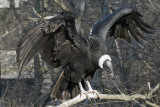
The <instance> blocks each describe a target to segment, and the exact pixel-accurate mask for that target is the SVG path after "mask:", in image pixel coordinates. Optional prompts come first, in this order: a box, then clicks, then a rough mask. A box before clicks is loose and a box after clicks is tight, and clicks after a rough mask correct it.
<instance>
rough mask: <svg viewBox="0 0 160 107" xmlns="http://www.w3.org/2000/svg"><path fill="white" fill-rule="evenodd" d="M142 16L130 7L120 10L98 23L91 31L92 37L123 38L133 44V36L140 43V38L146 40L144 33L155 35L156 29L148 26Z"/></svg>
mask: <svg viewBox="0 0 160 107" xmlns="http://www.w3.org/2000/svg"><path fill="white" fill-rule="evenodd" d="M141 17H142V15H141V14H140V13H139V12H138V11H136V10H134V9H132V8H129V7H125V8H120V9H118V10H117V11H114V12H113V13H112V14H110V15H108V16H106V17H105V18H104V19H102V20H101V21H99V22H97V23H96V24H95V25H94V26H93V27H92V30H91V35H95V36H97V37H98V38H103V40H105V39H106V36H107V35H109V36H114V38H115V39H116V38H123V39H126V40H127V41H128V42H129V43H131V36H132V37H133V38H134V39H135V40H136V41H137V42H139V43H140V40H139V39H140V38H141V39H144V40H145V37H144V35H143V33H148V34H153V33H154V31H155V30H154V29H153V28H152V27H150V26H149V25H148V24H146V23H145V22H144V21H143V20H142V19H141Z"/></svg>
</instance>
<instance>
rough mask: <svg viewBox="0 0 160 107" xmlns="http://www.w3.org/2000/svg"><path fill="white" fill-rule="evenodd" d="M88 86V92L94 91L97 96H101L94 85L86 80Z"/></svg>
mask: <svg viewBox="0 0 160 107" xmlns="http://www.w3.org/2000/svg"><path fill="white" fill-rule="evenodd" d="M85 82H86V84H87V86H88V92H89V93H93V94H96V95H97V97H98V98H99V92H98V91H97V90H93V89H92V87H91V84H90V83H89V81H87V80H86V81H85Z"/></svg>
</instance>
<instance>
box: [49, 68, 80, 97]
mask: <svg viewBox="0 0 160 107" xmlns="http://www.w3.org/2000/svg"><path fill="white" fill-rule="evenodd" d="M65 82H67V83H68V84H67V88H66V89H63V88H62V87H63V86H64V85H65ZM79 93H80V89H79V86H78V84H76V83H72V82H68V81H66V78H65V76H64V70H61V71H60V74H59V76H58V78H57V79H56V82H55V84H54V87H53V89H52V92H51V98H53V99H56V98H57V99H62V100H69V99H72V98H74V97H76V96H77V95H78V94H79Z"/></svg>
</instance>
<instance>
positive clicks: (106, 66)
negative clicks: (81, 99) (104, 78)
mask: <svg viewBox="0 0 160 107" xmlns="http://www.w3.org/2000/svg"><path fill="white" fill-rule="evenodd" d="M103 69H104V70H105V71H108V72H109V73H110V75H111V77H114V72H113V67H112V62H111V61H110V60H108V59H106V60H105V61H104V63H103Z"/></svg>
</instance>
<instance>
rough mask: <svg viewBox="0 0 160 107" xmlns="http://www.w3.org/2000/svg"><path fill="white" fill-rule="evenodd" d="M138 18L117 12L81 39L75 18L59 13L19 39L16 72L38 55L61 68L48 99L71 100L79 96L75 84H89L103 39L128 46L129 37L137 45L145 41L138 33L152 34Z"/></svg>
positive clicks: (129, 11) (130, 12)
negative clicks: (142, 40)
mask: <svg viewBox="0 0 160 107" xmlns="http://www.w3.org/2000/svg"><path fill="white" fill-rule="evenodd" d="M141 17H142V15H141V14H140V13H139V12H137V11H136V10H134V9H132V8H129V7H125V8H120V9H118V10H117V11H115V12H113V13H112V14H110V15H108V16H106V17H105V18H104V19H102V20H100V21H98V22H97V23H96V24H95V25H94V26H93V27H92V29H91V32H90V35H89V36H87V37H84V36H81V35H80V34H78V33H77V31H76V28H75V19H76V14H73V13H70V12H63V13H61V14H59V15H57V16H55V17H53V18H51V19H50V20H48V21H46V22H44V23H42V24H40V25H38V26H36V27H35V28H33V29H32V30H30V31H29V32H28V33H27V34H26V35H24V36H22V38H21V39H20V42H19V45H18V48H17V63H18V68H19V70H22V68H23V66H24V65H25V64H27V63H28V62H29V61H30V60H31V59H32V58H33V57H34V55H35V54H37V53H38V52H39V53H41V56H42V59H43V60H44V61H45V62H46V63H47V64H49V65H50V66H52V67H53V68H55V67H59V66H63V71H62V72H61V74H60V76H59V78H58V79H57V82H56V84H55V87H54V89H53V92H52V97H55V98H62V97H65V99H69V98H73V97H75V96H76V95H77V94H79V87H78V83H82V85H83V87H85V85H84V83H85V82H84V78H85V79H86V80H89V81H91V79H92V77H93V75H94V73H95V71H96V69H97V68H99V65H98V61H99V59H100V57H101V56H103V55H105V54H107V47H106V36H114V38H115V39H116V38H123V39H126V40H127V41H128V42H129V43H131V37H130V36H132V37H133V38H134V39H135V40H136V41H137V42H139V43H140V38H141V39H145V37H144V36H143V34H141V33H140V32H139V31H140V30H141V31H142V32H145V33H146V34H147V33H148V34H153V33H154V29H153V28H152V27H150V26H149V25H148V24H146V23H145V22H144V21H143V20H142V19H141ZM106 66H107V65H106Z"/></svg>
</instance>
